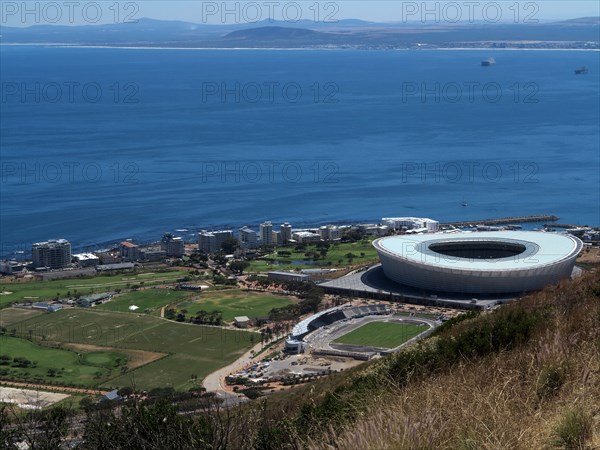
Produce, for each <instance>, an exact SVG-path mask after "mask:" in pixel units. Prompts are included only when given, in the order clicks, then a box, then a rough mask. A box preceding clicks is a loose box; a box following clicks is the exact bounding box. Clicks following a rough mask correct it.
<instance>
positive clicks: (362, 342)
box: [285, 304, 439, 360]
mask: <svg viewBox="0 0 600 450" xmlns="http://www.w3.org/2000/svg"><path fill="white" fill-rule="evenodd" d="M438 325H439V322H437V321H435V320H430V319H425V318H420V317H413V316H400V315H395V314H394V313H393V312H392V310H391V309H390V307H389V306H388V305H384V304H377V305H368V306H339V307H335V308H331V309H327V310H325V311H321V312H319V313H317V314H315V315H313V316H311V317H309V318H307V319H304V320H303V321H301V322H299V323H298V324H297V325H296V326H295V327H294V328H293V330H292V334H291V336H290V337H289V338H288V339H287V341H286V345H285V350H286V352H287V353H304V352H305V351H307V350H308V349H309V348H310V349H311V350H312V353H313V355H329V356H342V357H351V358H355V359H360V360H368V359H371V358H372V357H373V356H375V355H378V354H387V353H390V352H394V351H397V350H398V349H400V348H401V347H403V346H404V345H407V344H408V343H410V342H413V341H415V340H417V339H420V338H422V337H424V336H425V335H427V334H429V332H431V331H432V330H433V329H434V328H435V327H436V326H438Z"/></svg>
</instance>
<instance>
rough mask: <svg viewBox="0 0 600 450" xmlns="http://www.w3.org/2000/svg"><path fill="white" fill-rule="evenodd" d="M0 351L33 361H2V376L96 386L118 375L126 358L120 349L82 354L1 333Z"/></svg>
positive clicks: (0, 368) (37, 381) (30, 380)
mask: <svg viewBox="0 0 600 450" xmlns="http://www.w3.org/2000/svg"><path fill="white" fill-rule="evenodd" d="M0 355H7V356H10V357H11V358H15V357H23V358H26V359H28V360H29V361H31V363H32V364H31V365H30V366H29V367H14V363H13V362H10V363H8V364H6V363H4V364H0V375H1V376H2V377H7V378H14V379H18V380H20V381H21V380H22V381H29V382H36V383H59V384H67V385H68V384H71V383H73V384H77V385H83V386H96V385H98V384H99V383H102V382H103V381H106V380H107V379H109V378H111V377H114V376H116V375H118V374H119V373H120V372H119V366H120V365H124V364H125V363H126V362H127V357H126V356H125V355H124V354H121V353H116V352H112V351H108V352H94V353H89V354H85V353H83V354H82V355H81V357H80V356H79V354H78V353H77V352H73V351H69V350H63V349H57V348H48V347H44V346H41V345H37V344H35V343H33V342H30V341H28V340H26V339H20V338H16V337H10V336H1V337H0ZM1 362H2V361H0V363H1ZM49 369H52V370H55V371H56V374H55V376H50V375H49V374H48V370H49Z"/></svg>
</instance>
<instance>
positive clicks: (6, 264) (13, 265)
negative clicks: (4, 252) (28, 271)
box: [0, 259, 27, 275]
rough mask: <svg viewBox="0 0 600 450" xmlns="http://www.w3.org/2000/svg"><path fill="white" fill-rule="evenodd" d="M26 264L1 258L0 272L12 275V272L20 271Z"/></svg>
mask: <svg viewBox="0 0 600 450" xmlns="http://www.w3.org/2000/svg"><path fill="white" fill-rule="evenodd" d="M26 266H27V265H26V264H25V263H22V262H19V261H15V260H9V259H6V260H2V261H0V273H4V274H7V275H12V274H13V273H21V272H22V271H23V269H25V267H26Z"/></svg>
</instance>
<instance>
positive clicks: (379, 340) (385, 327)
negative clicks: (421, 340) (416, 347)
mask: <svg viewBox="0 0 600 450" xmlns="http://www.w3.org/2000/svg"><path fill="white" fill-rule="evenodd" d="M427 329H428V328H427V326H426V325H413V324H408V323H394V322H371V323H367V324H365V325H363V326H362V327H360V328H358V329H356V330H354V331H351V332H350V333H348V334H345V335H344V336H341V337H340V338H338V339H336V340H335V342H336V343H338V344H351V345H364V346H367V347H384V348H395V347H398V346H399V345H401V344H404V343H405V342H406V341H408V340H409V339H412V338H413V337H415V336H418V335H419V334H421V333H422V332H424V331H427Z"/></svg>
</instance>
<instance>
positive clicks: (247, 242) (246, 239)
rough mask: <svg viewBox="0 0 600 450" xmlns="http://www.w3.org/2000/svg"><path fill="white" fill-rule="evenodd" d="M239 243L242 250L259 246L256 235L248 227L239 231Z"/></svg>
mask: <svg viewBox="0 0 600 450" xmlns="http://www.w3.org/2000/svg"><path fill="white" fill-rule="evenodd" d="M239 241H240V246H241V247H242V248H256V247H258V246H259V243H258V233H257V232H256V231H254V230H252V229H250V228H248V227H244V228H241V229H240V236H239Z"/></svg>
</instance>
